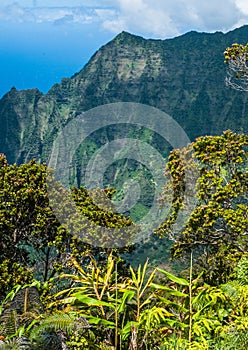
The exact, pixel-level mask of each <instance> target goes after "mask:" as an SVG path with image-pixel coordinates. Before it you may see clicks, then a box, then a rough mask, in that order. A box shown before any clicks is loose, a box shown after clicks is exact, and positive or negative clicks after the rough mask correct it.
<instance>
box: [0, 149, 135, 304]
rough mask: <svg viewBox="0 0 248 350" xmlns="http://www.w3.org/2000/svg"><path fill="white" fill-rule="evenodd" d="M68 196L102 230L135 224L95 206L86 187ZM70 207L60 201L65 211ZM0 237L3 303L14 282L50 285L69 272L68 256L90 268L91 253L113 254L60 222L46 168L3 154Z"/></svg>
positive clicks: (107, 192) (100, 192) (0, 159)
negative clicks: (15, 161)
mask: <svg viewBox="0 0 248 350" xmlns="http://www.w3.org/2000/svg"><path fill="white" fill-rule="evenodd" d="M64 191H65V190H64ZM113 192H114V191H113V190H112V189H105V190H100V189H98V190H96V193H98V195H103V193H104V196H105V197H104V198H106V197H108V198H110V197H111V195H112V194H113ZM67 195H68V194H67ZM70 195H71V198H72V199H73V201H74V202H75V204H76V205H77V206H78V208H79V211H80V212H83V214H84V215H85V216H86V217H87V218H88V219H89V221H90V222H92V223H98V224H99V225H100V226H104V227H105V226H107V225H110V226H111V227H115V226H117V227H126V226H131V225H132V221H131V220H130V218H125V217H124V216H123V215H118V214H115V213H114V212H108V211H107V210H105V209H104V208H101V207H99V206H98V205H97V204H95V203H94V200H93V199H92V196H91V195H90V193H89V192H88V191H87V190H86V189H85V188H83V187H81V188H79V189H75V188H74V189H72V191H71V192H70ZM66 204H67V203H62V209H63V210H66V209H65V208H66ZM0 237H1V239H0V251H1V255H0V276H1V277H0V299H1V298H3V297H4V296H5V295H6V293H7V292H8V291H9V290H10V289H11V288H12V287H13V286H14V285H15V284H20V283H24V284H25V283H29V282H31V281H32V278H33V276H34V277H35V278H37V279H39V280H40V281H43V282H45V281H48V280H49V279H51V278H52V277H54V276H55V275H56V274H57V273H58V272H59V271H61V270H63V269H64V268H66V263H67V261H68V260H69V258H70V256H77V259H78V261H79V262H80V263H81V264H83V263H86V264H87V262H88V261H89V255H90V254H93V255H94V256H95V257H97V256H98V257H99V256H101V257H102V259H106V258H107V256H108V254H109V250H108V249H104V248H97V247H96V248H94V247H92V246H90V245H89V244H86V243H84V242H83V241H82V240H81V239H80V237H78V236H73V235H72V234H71V232H69V231H68V230H66V227H65V225H62V224H61V223H60V222H59V221H58V220H57V218H56V216H55V214H54V212H53V210H52V208H51V206H50V201H49V196H48V193H47V167H46V165H45V164H37V163H36V162H35V160H31V161H30V162H28V163H26V164H22V165H20V166H17V165H16V164H14V165H10V164H8V162H7V160H6V157H5V156H4V155H0ZM110 250H111V249H110ZM126 250H129V247H128V248H127V249H126ZM115 254H118V250H117V249H116V252H115Z"/></svg>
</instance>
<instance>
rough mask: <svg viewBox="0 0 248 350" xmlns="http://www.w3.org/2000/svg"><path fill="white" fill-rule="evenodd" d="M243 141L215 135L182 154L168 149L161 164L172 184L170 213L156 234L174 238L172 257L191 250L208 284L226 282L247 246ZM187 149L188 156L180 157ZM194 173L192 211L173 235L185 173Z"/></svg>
mask: <svg viewBox="0 0 248 350" xmlns="http://www.w3.org/2000/svg"><path fill="white" fill-rule="evenodd" d="M247 146H248V136H247V135H242V134H235V133H233V132H231V131H225V132H224V133H223V135H221V136H202V137H199V138H198V139H196V141H195V142H193V143H192V145H191V146H189V147H188V148H187V149H186V150H185V149H184V150H181V151H180V150H173V151H172V152H171V154H170V156H169V161H168V163H167V173H168V174H169V175H171V178H172V181H171V183H170V185H167V188H165V194H164V197H165V198H163V200H166V199H167V196H168V193H169V192H168V186H170V188H171V191H172V197H173V200H172V209H171V212H170V214H169V215H168V218H167V219H166V220H165V222H164V223H163V224H162V225H161V227H160V228H159V229H158V230H157V231H156V232H157V233H159V234H160V235H162V236H164V235H165V234H169V235H170V237H172V238H173V239H174V245H173V246H172V249H171V254H172V257H173V258H176V257H179V256H184V255H187V254H188V253H190V252H191V251H194V256H195V257H197V258H198V259H197V263H198V266H200V267H201V269H202V270H203V271H204V273H205V274H204V277H205V280H206V281H207V282H209V283H212V284H216V283H223V282H225V281H226V279H227V278H228V276H229V275H230V273H231V272H232V270H233V268H234V267H235V263H236V262H237V260H238V259H239V258H240V257H241V256H242V254H243V253H244V252H246V251H247V247H248V214H247V213H248V173H247ZM191 148H192V150H193V153H191V157H190V158H189V159H187V157H185V155H189V154H190V153H189V152H187V151H188V150H189V149H191ZM193 166H194V167H196V168H197V169H198V171H199V175H198V179H197V182H196V198H195V200H196V203H195V207H194V209H193V210H192V212H191V213H190V215H189V218H188V219H187V220H186V222H185V224H184V225H183V227H181V231H180V232H176V233H175V232H174V231H173V226H174V225H175V223H176V221H177V219H178V217H179V213H180V211H181V210H182V209H183V207H184V206H185V201H187V199H188V198H187V195H186V196H185V176H186V175H185V174H186V173H187V169H188V168H189V167H190V168H192V167H193Z"/></svg>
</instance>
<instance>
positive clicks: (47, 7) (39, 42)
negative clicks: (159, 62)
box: [0, 0, 248, 96]
mask: <svg viewBox="0 0 248 350" xmlns="http://www.w3.org/2000/svg"><path fill="white" fill-rule="evenodd" d="M244 24H248V1H247V0H208V1H199V0H17V1H13V0H1V3H0V96H3V95H4V94H5V93H6V92H7V91H9V90H10V89H11V87H13V86H15V87H16V88H17V89H20V90H21V89H29V88H35V87H37V88H39V89H40V90H41V91H42V92H44V93H46V92H47V91H48V90H49V89H50V88H51V87H52V85H53V84H55V83H59V82H60V81H61V79H62V78H66V77H71V76H72V75H73V74H74V73H76V72H78V71H79V70H81V69H82V68H83V67H84V65H85V64H86V63H87V62H88V61H89V59H90V57H91V56H92V55H93V54H94V53H95V52H96V51H97V50H98V49H99V48H100V47H101V46H102V45H104V44H106V43H107V42H108V41H110V40H111V39H113V38H114V37H115V36H116V35H117V34H118V33H120V32H121V31H123V30H125V31H128V32H130V33H133V34H137V35H141V36H143V37H145V38H154V39H167V38H173V37H176V36H179V35H182V34H184V33H186V32H188V31H191V30H196V31H199V32H215V31H222V32H227V31H229V30H232V29H234V28H237V27H240V26H242V25H244Z"/></svg>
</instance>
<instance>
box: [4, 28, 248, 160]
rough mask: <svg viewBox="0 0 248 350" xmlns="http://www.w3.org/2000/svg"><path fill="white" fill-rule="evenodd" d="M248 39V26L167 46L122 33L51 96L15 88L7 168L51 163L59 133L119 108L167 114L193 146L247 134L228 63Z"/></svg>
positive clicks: (7, 121)
mask: <svg viewBox="0 0 248 350" xmlns="http://www.w3.org/2000/svg"><path fill="white" fill-rule="evenodd" d="M247 37H248V26H243V27H241V28H238V29H234V30H233V31H230V32H228V33H225V34H224V33H222V32H215V33H199V32H195V31H191V32H188V33H185V34H183V35H181V36H178V37H175V38H170V39H164V40H161V39H144V38H142V37H141V36H137V35H133V34H130V33H128V32H125V31H124V32H121V33H120V34H118V35H117V36H116V37H115V38H113V40H111V41H110V42H108V43H107V44H105V45H104V46H102V47H101V48H99V50H98V51H97V52H96V53H95V54H94V55H93V56H92V57H91V59H90V60H89V62H88V63H87V64H86V65H85V66H84V68H83V69H82V70H80V71H79V72H77V73H75V74H74V75H73V76H72V77H71V78H64V79H62V80H61V82H60V83H58V84H54V85H53V86H52V87H51V89H50V90H49V91H48V92H47V94H43V93H42V92H40V91H39V90H38V89H29V90H20V91H18V90H16V89H15V88H12V89H11V90H10V91H9V92H8V93H6V94H5V95H4V96H3V97H2V99H1V100H0V121H1V124H2V126H3V127H2V131H1V133H0V151H1V152H2V153H5V154H6V155H7V158H8V160H9V162H17V163H22V162H26V161H28V160H29V159H31V158H36V159H37V160H39V161H46V160H47V158H48V155H49V150H50V148H51V145H52V142H53V140H54V138H55V137H56V134H57V132H58V131H59V130H60V129H61V128H63V126H64V125H65V124H66V123H67V122H68V121H69V120H71V119H73V118H74V117H75V116H76V115H78V114H80V113H82V112H83V111H87V110H89V109H91V108H94V107H96V106H99V105H103V104H106V103H114V102H120V101H121V102H137V103H143V104H147V105H150V106H154V107H156V108H158V109H161V110H162V111H164V112H166V113H168V114H169V115H171V116H172V117H173V118H174V119H175V120H176V121H177V122H178V123H179V124H180V125H181V127H183V128H184V130H185V131H186V133H187V134H188V135H189V137H190V139H191V140H194V139H195V138H196V137H198V136H201V135H204V134H219V133H221V132H222V131H223V130H225V129H231V130H233V131H236V132H239V131H244V132H248V125H247V124H248V123H247V119H246V115H247V111H246V101H247V96H246V94H245V93H240V92H237V91H234V90H231V89H230V88H228V87H226V86H225V85H224V78H225V65H224V63H223V60H224V58H223V51H224V50H225V48H226V46H229V45H231V44H232V43H233V42H235V41H237V42H240V43H245V42H246V41H245V38H247Z"/></svg>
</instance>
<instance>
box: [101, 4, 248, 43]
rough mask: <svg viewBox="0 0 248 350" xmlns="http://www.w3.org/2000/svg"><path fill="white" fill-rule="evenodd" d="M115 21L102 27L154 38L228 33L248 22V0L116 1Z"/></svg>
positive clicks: (108, 22) (110, 21)
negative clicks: (189, 32)
mask: <svg viewBox="0 0 248 350" xmlns="http://www.w3.org/2000/svg"><path fill="white" fill-rule="evenodd" d="M116 7H117V9H118V13H117V16H116V18H114V19H112V20H111V19H108V20H107V21H105V23H104V27H105V28H108V29H109V30H112V31H113V32H115V31H117V30H119V29H120V28H121V27H122V28H123V29H126V30H129V31H132V32H139V33H143V34H145V35H150V36H153V37H168V36H175V35H178V34H181V33H183V32H185V31H189V30H198V31H208V32H212V31H216V30H222V31H227V30H229V29H230V28H233V27H234V26H235V25H237V24H238V23H240V22H241V21H242V23H245V22H246V23H247V22H248V2H247V0H236V1H235V0H218V1H217V0H208V1H199V0H167V1H164V0H156V1H154V0H117V1H116Z"/></svg>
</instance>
